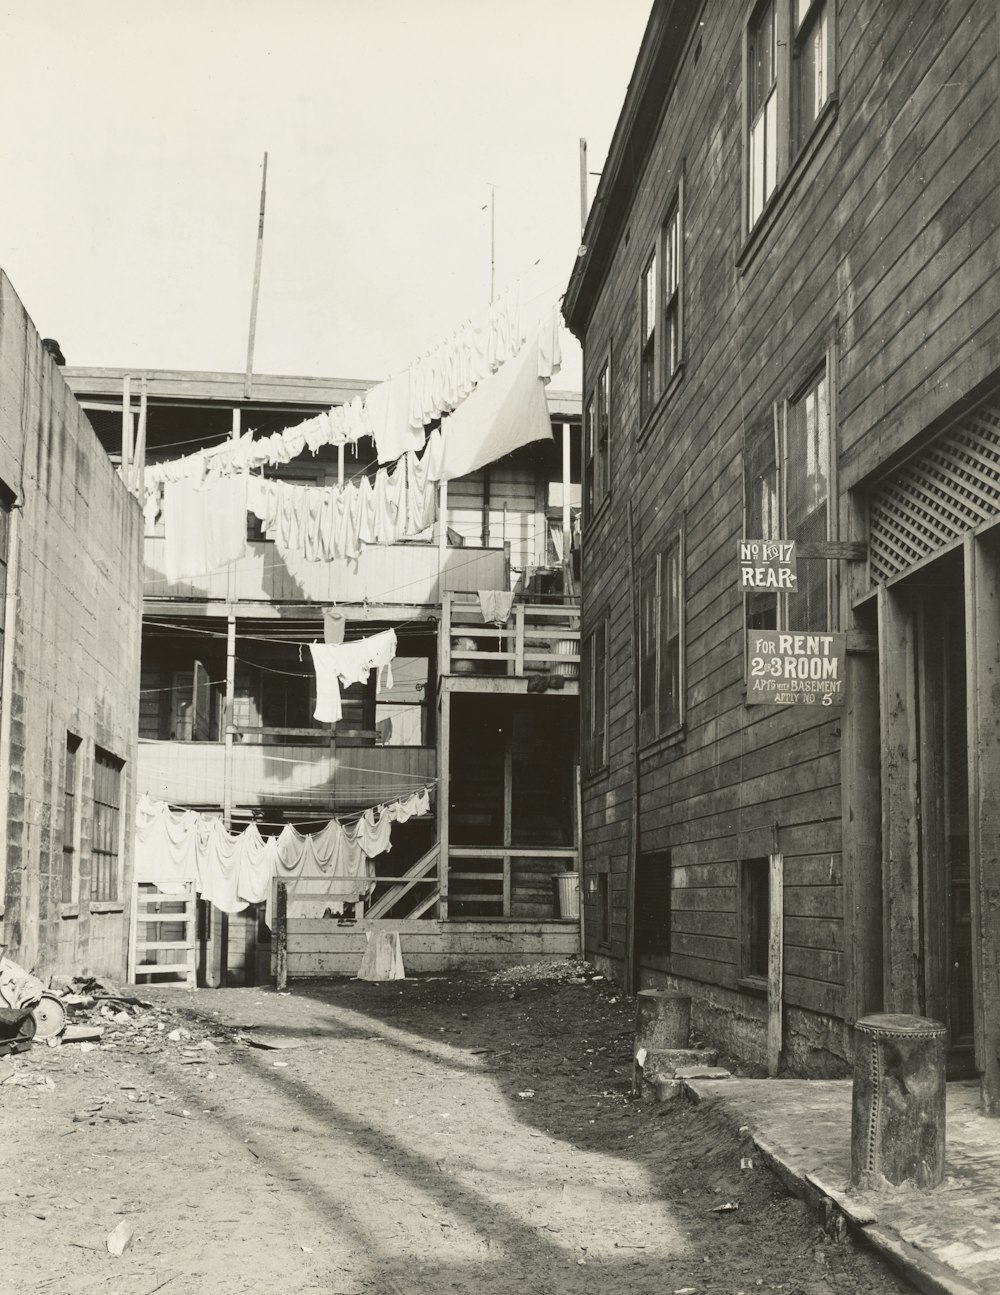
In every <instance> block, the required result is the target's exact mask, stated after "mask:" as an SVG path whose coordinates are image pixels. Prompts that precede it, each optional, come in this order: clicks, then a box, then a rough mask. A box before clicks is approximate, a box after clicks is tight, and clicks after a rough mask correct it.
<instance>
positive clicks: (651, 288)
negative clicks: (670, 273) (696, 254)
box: [639, 250, 659, 423]
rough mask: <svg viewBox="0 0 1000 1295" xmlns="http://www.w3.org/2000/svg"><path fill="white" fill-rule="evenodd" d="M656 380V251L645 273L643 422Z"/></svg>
mask: <svg viewBox="0 0 1000 1295" xmlns="http://www.w3.org/2000/svg"><path fill="white" fill-rule="evenodd" d="M658 385H659V384H658V383H657V381H656V252H655V250H654V251H653V252H652V254H651V255H650V258H649V260H648V261H647V262H646V268H645V269H644V270H643V272H642V297H641V319H640V343H639V420H640V422H642V423H644V422H645V421H646V419H647V418H648V417H649V415H650V413H651V412H652V409H653V406H654V405H655V404H656V397H657V395H658V394H659V391H658Z"/></svg>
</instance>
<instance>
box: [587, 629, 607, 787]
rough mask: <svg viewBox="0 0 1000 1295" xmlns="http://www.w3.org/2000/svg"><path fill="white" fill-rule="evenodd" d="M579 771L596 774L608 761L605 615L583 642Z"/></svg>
mask: <svg viewBox="0 0 1000 1295" xmlns="http://www.w3.org/2000/svg"><path fill="white" fill-rule="evenodd" d="M581 700H582V703H583V704H582V706H581V712H582V714H581V720H582V729H583V771H584V773H596V772H597V771H598V770H599V769H603V768H604V766H605V765H606V764H607V762H608V620H607V617H606V616H605V617H604V618H603V619H602V620H601V621H599V622H598V624H597V625H596V626H595V628H594V629H593V630H591V632H590V633H589V634H588V635H587V638H586V640H585V641H584V645H583V697H582V699H581Z"/></svg>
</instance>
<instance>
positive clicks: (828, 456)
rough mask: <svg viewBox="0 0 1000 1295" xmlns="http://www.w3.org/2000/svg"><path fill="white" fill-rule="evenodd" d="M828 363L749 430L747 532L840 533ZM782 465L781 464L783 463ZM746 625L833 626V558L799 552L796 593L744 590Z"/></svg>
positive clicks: (814, 536)
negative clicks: (835, 502)
mask: <svg viewBox="0 0 1000 1295" xmlns="http://www.w3.org/2000/svg"><path fill="white" fill-rule="evenodd" d="M834 454H835V445H834V436H833V432H832V427H831V402H830V381H829V376H828V372H827V365H826V364H824V366H823V368H822V369H820V370H819V371H818V372H816V373H815V374H814V375H813V377H812V378H810V380H809V381H808V382H807V383H806V385H805V387H804V388H803V389H802V390H801V392H800V393H799V395H798V396H796V397H795V399H793V400H790V401H786V402H783V403H782V404H779V405H778V406H776V408H775V409H774V410H769V411H768V413H767V415H766V416H765V417H764V418H763V419H762V420H761V421H760V422H759V423H758V424H757V426H756V427H754V428H753V429H751V430H750V431H748V432H747V435H746V438H745V443H744V449H743V463H744V473H745V497H746V517H745V522H744V525H745V535H746V538H747V539H762V540H777V539H790V540H796V541H798V542H800V543H811V542H816V541H823V540H830V539H834V538H835V536H834V530H835V518H834V512H833V509H832V507H831V493H832V492H831V480H832V475H833V465H834ZM779 468H780V470H779ZM746 619H747V628H748V629H792V630H825V629H833V628H834V627H835V625H834V622H835V619H836V609H835V605H834V599H833V589H832V581H831V579H830V564H829V563H828V562H827V561H826V559H825V558H802V557H800V558H799V559H798V589H797V591H796V592H795V593H791V594H783V595H780V596H779V595H778V594H776V593H770V592H767V593H764V592H754V593H748V594H747V595H746Z"/></svg>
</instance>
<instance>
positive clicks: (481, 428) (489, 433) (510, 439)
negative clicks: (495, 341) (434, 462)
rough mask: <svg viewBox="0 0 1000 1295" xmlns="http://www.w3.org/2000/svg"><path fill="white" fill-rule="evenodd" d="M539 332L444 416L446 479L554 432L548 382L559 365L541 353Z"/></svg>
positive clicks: (460, 475) (442, 468)
mask: <svg viewBox="0 0 1000 1295" xmlns="http://www.w3.org/2000/svg"><path fill="white" fill-rule="evenodd" d="M540 337H541V330H537V331H536V332H535V333H534V335H533V336H532V338H531V340H530V341H529V342H526V343H525V345H524V346H523V347H522V348H521V350H520V352H519V353H518V355H517V356H516V358H515V359H513V360H511V361H510V362H509V363H508V364H506V365H505V366H504V367H503V368H502V369H501V370H500V371H499V372H498V373H495V374H494V375H493V377H491V378H489V379H487V380H486V381H485V382H483V383H481V384H480V385H479V386H478V387H477V388H476V389H475V391H474V392H473V393H472V395H471V396H469V398H468V399H467V400H466V401H464V402H463V404H461V405H460V406H459V408H458V409H457V410H456V411H455V412H454V413H453V414H452V415H451V416H450V417H449V418H447V419H445V421H444V423H443V425H442V435H443V437H444V454H443V462H442V467H441V477H442V480H444V481H451V480H454V478H456V477H464V476H466V475H467V474H468V473H470V472H474V471H475V470H476V468H481V467H485V465H486V464H487V463H493V462H495V461H496V460H497V459H499V458H502V457H503V456H504V455H505V454H509V453H510V452H511V451H512V450H516V449H517V448H518V447H519V446H521V445H527V444H528V443H529V442H531V441H537V440H545V439H549V438H551V436H552V424H551V421H550V419H549V408H548V402H547V401H546V398H545V383H546V381H547V380H548V378H549V377H551V375H552V373H553V372H555V369H554V368H553V367H552V357H551V356H542V355H541V353H540V349H539V343H540ZM546 370H547V372H546Z"/></svg>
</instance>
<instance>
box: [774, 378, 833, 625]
mask: <svg viewBox="0 0 1000 1295" xmlns="http://www.w3.org/2000/svg"><path fill="white" fill-rule="evenodd" d="M785 469H786V470H785V534H786V535H787V536H788V538H789V539H793V540H801V541H806V542H808V541H810V540H812V541H815V540H826V539H829V538H830V411H829V400H828V393H827V378H826V370H825V369H824V370H823V372H822V373H820V374H818V375H817V376H816V377H815V378H813V379H812V381H811V382H810V384H809V385H808V386H807V388H806V390H805V391H804V392H803V393H802V395H801V397H800V398H799V399H798V400H795V401H793V402H792V403H791V404H789V406H788V419H787V425H786V443H785ZM798 572H799V580H798V585H799V587H798V592H797V593H795V594H793V595H792V596H791V597H790V598H789V599H788V615H787V618H786V620H787V627H788V629H793V630H822V629H829V628H830V625H831V623H832V619H831V609H830V607H829V601H830V590H829V584H830V581H829V563H828V562H826V561H825V559H822V558H803V559H802V560H801V561H800V562H799V564H798Z"/></svg>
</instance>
